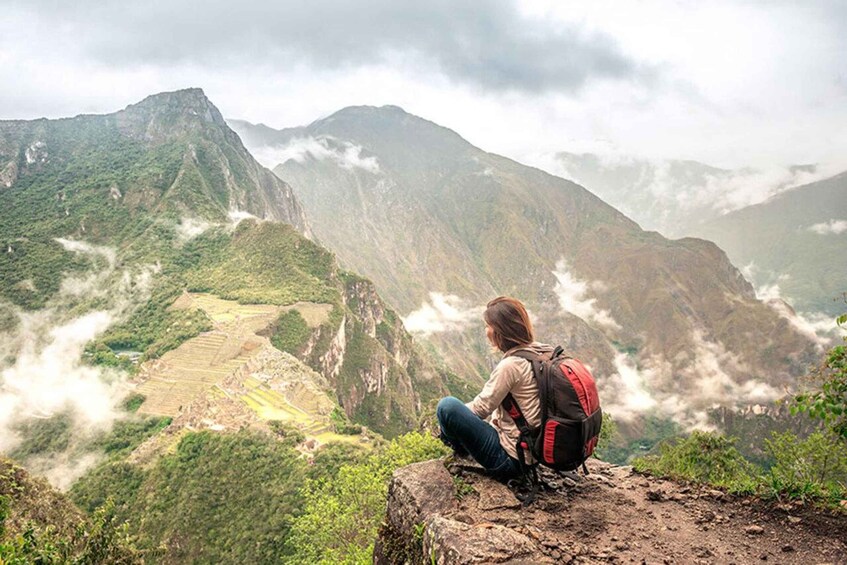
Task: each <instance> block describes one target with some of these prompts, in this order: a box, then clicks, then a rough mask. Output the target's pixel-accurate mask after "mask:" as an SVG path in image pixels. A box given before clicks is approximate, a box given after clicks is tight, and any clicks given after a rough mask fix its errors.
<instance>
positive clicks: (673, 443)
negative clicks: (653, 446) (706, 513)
mask: <svg viewBox="0 0 847 565" xmlns="http://www.w3.org/2000/svg"><path fill="white" fill-rule="evenodd" d="M734 443H735V440H734V439H732V438H727V437H725V436H722V435H719V434H715V433H709V432H701V431H695V432H693V433H692V434H691V435H689V436H688V437H685V438H679V439H674V440H669V441H666V442H663V443H662V444H660V446H659V454H658V455H647V456H645V457H641V458H638V459H636V460H635V461H633V467H634V468H635V469H636V470H637V471H639V472H647V473H652V474H655V475H661V476H666V477H671V478H673V479H677V480H679V479H682V480H687V481H693V482H697V483H708V484H711V485H715V486H717V487H721V488H725V489H727V490H728V491H730V492H737V493H741V492H752V491H754V490H755V486H756V472H755V468H754V467H753V466H752V465H751V464H750V463H748V462H747V460H745V459H744V457H743V456H742V455H741V454H740V453H739V452H738V450H737V449H735V446H734Z"/></svg>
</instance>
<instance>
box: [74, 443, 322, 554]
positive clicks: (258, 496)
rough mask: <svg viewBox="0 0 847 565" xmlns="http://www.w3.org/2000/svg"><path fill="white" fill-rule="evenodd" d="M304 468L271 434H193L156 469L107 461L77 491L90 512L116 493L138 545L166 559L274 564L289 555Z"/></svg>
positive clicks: (77, 498) (119, 511)
mask: <svg viewBox="0 0 847 565" xmlns="http://www.w3.org/2000/svg"><path fill="white" fill-rule="evenodd" d="M305 468H306V463H305V461H304V460H303V459H302V458H300V457H299V456H298V453H297V452H296V451H294V450H293V449H292V448H291V447H289V446H287V445H285V444H284V443H282V442H279V441H277V440H276V439H274V438H273V437H270V436H268V435H264V434H258V433H256V432H250V431H246V430H245V431H241V432H238V433H236V434H216V433H212V432H199V433H189V434H186V435H185V436H184V437H183V438H182V440H181V441H180V443H179V445H178V446H177V449H176V452H175V453H173V454H171V455H166V456H164V457H162V458H161V459H159V460H157V461H156V463H155V465H154V466H152V467H151V468H141V467H137V466H134V465H130V464H127V463H110V464H107V465H104V466H101V467H100V468H98V469H96V470H95V472H92V473H90V474H88V475H86V476H85V477H83V478H82V479H81V480H80V481H79V482H78V483H77V484H76V485H74V487H73V489H72V491H71V496H72V498H73V500H74V501H75V502H76V503H77V504H78V505H79V506H80V507H81V508H84V509H86V510H90V509H91V508H92V507H94V506H96V505H97V503H98V502H99V499H100V498H102V497H103V496H104V495H108V496H112V497H114V499H115V505H116V509H117V514H118V516H119V517H120V518H121V519H129V524H130V526H129V527H130V531H131V532H132V533H133V534H135V535H137V536H138V544H139V546H140V547H142V548H144V549H154V548H157V547H159V545H164V547H165V548H166V550H167V551H166V558H165V559H163V561H162V562H164V563H185V562H203V563H222V562H226V563H269V562H274V561H277V560H278V559H279V558H280V556H282V555H284V554H285V546H284V542H285V540H286V538H287V533H288V530H289V520H290V517H291V515H293V514H295V513H296V512H297V510H298V508H300V506H301V504H302V496H301V495H300V494H299V488H300V487H301V486H302V484H303V481H304V476H305Z"/></svg>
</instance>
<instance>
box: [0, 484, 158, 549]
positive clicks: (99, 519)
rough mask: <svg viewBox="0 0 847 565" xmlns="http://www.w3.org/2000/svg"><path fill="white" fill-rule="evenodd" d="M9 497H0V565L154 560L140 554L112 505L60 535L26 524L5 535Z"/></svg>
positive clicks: (44, 528) (48, 528)
mask: <svg viewBox="0 0 847 565" xmlns="http://www.w3.org/2000/svg"><path fill="white" fill-rule="evenodd" d="M8 511H9V503H8V498H7V497H3V496H0V563H2V564H3V565H31V564H33V563H37V564H39V565H54V564H55V565H68V564H74V565H87V564H97V563H109V564H114V565H134V564H139V565H140V564H141V563H144V562H145V559H144V558H145V553H146V554H147V555H146V556H147V557H153V553H152V552H142V551H139V550H138V549H137V548H136V547H135V546H134V540H133V538H132V536H131V535H129V533H128V530H127V526H126V524H125V523H120V522H119V521H118V520H117V518H116V516H115V512H114V506H113V505H112V504H111V503H108V502H107V503H106V504H104V505H103V507H102V508H99V509H98V510H97V511H96V512H95V513H94V516H93V517H92V519H91V522H90V523H84V524H81V525H79V526H77V527H76V529H75V530H74V531H73V533H71V534H70V535H67V536H63V535H60V534H58V533H57V532H56V530H55V528H53V527H52V526H51V525H47V526H44V527H40V528H39V527H37V526H36V525H35V524H34V523H32V522H30V523H28V524H27V526H26V527H25V529H24V530H23V532H21V533H19V534H17V535H15V536H11V539H8V540H5V539H3V538H7V537H9V536H6V535H5V532H4V527H3V525H4V522H5V521H6V518H7V516H8Z"/></svg>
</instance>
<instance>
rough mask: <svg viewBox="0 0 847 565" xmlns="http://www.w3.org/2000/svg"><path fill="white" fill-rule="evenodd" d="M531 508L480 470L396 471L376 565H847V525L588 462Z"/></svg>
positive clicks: (435, 465)
mask: <svg viewBox="0 0 847 565" xmlns="http://www.w3.org/2000/svg"><path fill="white" fill-rule="evenodd" d="M588 468H589V471H590V473H589V475H587V476H583V475H581V474H575V473H568V474H558V473H553V472H549V471H545V472H544V473H543V480H544V482H545V483H546V486H545V488H544V489H543V490H542V492H541V493H539V496H538V498H537V500H536V501H535V502H534V503H533V504H531V505H529V506H523V505H522V504H521V503H520V501H518V500H517V498H515V495H514V494H513V492H512V491H511V490H510V489H509V488H508V487H507V486H505V485H503V484H501V483H499V482H497V481H494V480H492V479H490V478H488V477H486V476H484V475H483V474H482V473H481V469H480V468H479V467H478V466H476V465H475V464H473V463H471V462H466V461H450V462H445V461H443V460H432V461H425V462H422V463H416V464H414V465H409V466H407V467H403V468H402V469H398V470H397V472H395V473H394V476H393V478H392V480H391V485H390V487H389V494H388V510H387V515H386V521H385V523H384V525H383V527H382V529H381V531H380V535H379V539H378V540H377V542H376V548H375V551H374V563H377V564H395V563H409V564H417V563H426V564H438V565H441V564H466V563H511V564H513V565H517V564H519V563H521V564H530V563H533V564H535V563H659V564H665V563H694V564H697V563H727V564H729V563H736V564H744V563H763V562H771V563H804V564H806V563H847V515H845V514H844V513H840V514H839V513H830V512H827V511H822V510H819V509H815V508H812V507H811V506H809V505H804V504H802V503H791V504H776V503H773V504H770V503H768V504H766V503H763V502H760V501H758V500H755V499H749V498H738V497H732V496H729V495H727V494H726V493H723V492H721V491H717V490H710V489H703V488H698V487H694V486H690V485H684V484H679V483H674V482H671V481H665V480H661V479H656V478H651V477H647V476H644V475H641V474H638V473H635V472H634V471H633V470H632V468H631V467H620V466H613V465H609V464H606V463H603V462H601V461H596V460H593V461H590V462H589V464H588Z"/></svg>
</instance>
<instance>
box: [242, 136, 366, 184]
mask: <svg viewBox="0 0 847 565" xmlns="http://www.w3.org/2000/svg"><path fill="white" fill-rule="evenodd" d="M362 151H363V148H362V147H361V146H359V145H355V144H353V143H350V142H347V141H341V140H338V139H335V138H333V137H330V136H320V137H295V138H293V139H291V140H290V141H289V142H288V143H286V144H285V145H279V146H271V147H263V148H261V149H258V150H255V151H254V153H255V154H256V159H257V160H258V161H259V162H260V163H262V164H263V165H265V166H266V167H268V168H273V167H275V166H276V165H279V164H282V163H285V162H287V161H295V162H297V163H304V162H306V161H307V160H309V159H315V160H317V161H332V162H334V163H336V164H337V165H338V166H339V167H341V168H342V169H346V170H348V171H352V170H353V169H361V170H363V171H366V172H369V173H371V174H374V175H376V174H379V172H380V168H379V162H378V161H377V159H376V157H374V156H368V157H363V156H362Z"/></svg>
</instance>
